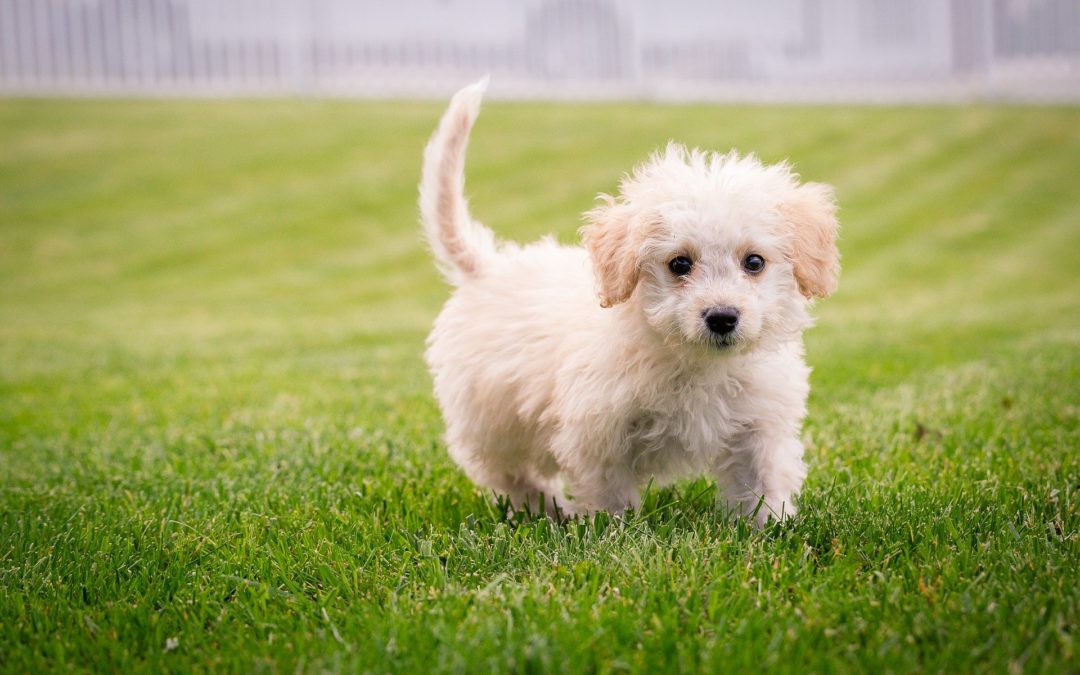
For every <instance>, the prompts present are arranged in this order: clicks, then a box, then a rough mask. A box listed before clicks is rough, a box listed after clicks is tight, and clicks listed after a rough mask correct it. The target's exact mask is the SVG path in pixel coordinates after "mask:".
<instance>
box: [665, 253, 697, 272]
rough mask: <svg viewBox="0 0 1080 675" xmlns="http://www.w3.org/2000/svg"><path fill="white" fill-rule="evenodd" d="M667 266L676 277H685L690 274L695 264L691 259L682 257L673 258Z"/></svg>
mask: <svg viewBox="0 0 1080 675" xmlns="http://www.w3.org/2000/svg"><path fill="white" fill-rule="evenodd" d="M667 266H668V269H670V270H671V273H672V274H674V275H675V276H677V277H685V276H686V275H687V274H690V268H691V267H693V266H694V263H693V261H692V260H690V258H687V257H686V256H683V255H680V256H676V257H675V258H672V260H671V262H669V263H668V265H667Z"/></svg>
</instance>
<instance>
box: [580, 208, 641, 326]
mask: <svg viewBox="0 0 1080 675" xmlns="http://www.w3.org/2000/svg"><path fill="white" fill-rule="evenodd" d="M600 198H601V199H602V200H603V202H604V203H603V204H601V205H600V206H597V207H596V208H595V209H592V210H591V211H588V212H586V213H585V219H586V225H585V227H583V228H581V236H582V239H583V240H584V243H585V248H586V249H587V250H588V251H589V257H590V258H592V266H593V270H594V271H595V273H596V284H597V289H596V291H597V295H599V296H600V306H601V307H611V306H613V305H617V304H619V303H620V302H623V301H625V300H626V299H627V298H629V297H630V294H631V293H633V292H634V287H635V286H637V282H638V276H640V267H639V264H638V254H637V250H636V248H637V247H636V246H635V244H634V241H633V239H634V238H633V236H632V233H631V222H630V221H631V216H630V214H631V210H630V208H629V207H627V206H625V205H622V204H617V203H616V202H615V200H614V198H612V197H610V196H608V195H601V196H600Z"/></svg>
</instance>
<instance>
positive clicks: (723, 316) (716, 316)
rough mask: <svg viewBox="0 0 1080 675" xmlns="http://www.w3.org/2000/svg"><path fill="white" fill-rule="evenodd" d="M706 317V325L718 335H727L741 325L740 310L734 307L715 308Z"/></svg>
mask: <svg viewBox="0 0 1080 675" xmlns="http://www.w3.org/2000/svg"><path fill="white" fill-rule="evenodd" d="M704 316H705V325H706V326H708V327H709V330H711V331H712V332H714V333H716V334H718V335H727V334H728V333H730V332H731V331H733V330H735V326H738V325H739V310H737V309H735V308H734V307H713V308H712V309H710V310H708V311H706V312H705V315H704Z"/></svg>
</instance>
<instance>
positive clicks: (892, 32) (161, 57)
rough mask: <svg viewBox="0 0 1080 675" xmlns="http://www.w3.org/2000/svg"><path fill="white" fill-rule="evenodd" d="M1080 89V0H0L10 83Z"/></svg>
mask: <svg viewBox="0 0 1080 675" xmlns="http://www.w3.org/2000/svg"><path fill="white" fill-rule="evenodd" d="M483 73H491V74H492V75H493V77H494V81H495V86H494V87H493V93H494V94H495V95H499V96H503V97H576V98H601V97H650V98H676V99H729V100H730V99H749V100H874V99H880V100H957V99H961V100H968V99H1008V100H1032V101H1078V100H1080V0H767V1H766V0H762V1H760V2H746V1H742V0H711V1H710V0H666V1H664V2H661V1H660V0H402V1H401V2H397V3H390V2H385V1H381V2H380V1H377V0H0V93H4V94H8V95H13V94H14V95H42V94H46V95H102V94H104V95H111V94H123V95H252V94H275V95H277V94H304V95H310V94H314V95H356V96H436V95H437V96H442V95H444V94H446V93H447V92H448V91H450V90H452V89H453V88H454V87H456V86H458V85H460V84H461V83H463V82H465V81H468V80H471V79H474V78H476V77H477V76H479V75H480V74H483Z"/></svg>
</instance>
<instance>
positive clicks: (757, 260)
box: [742, 253, 765, 274]
mask: <svg viewBox="0 0 1080 675" xmlns="http://www.w3.org/2000/svg"><path fill="white" fill-rule="evenodd" d="M742 266H743V269H744V270H746V271H747V272H749V273H750V274H757V273H758V272H760V271H761V270H763V269H765V258H762V257H761V256H759V255H758V254H757V253H751V254H750V255H748V256H746V257H745V258H743V261H742Z"/></svg>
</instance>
